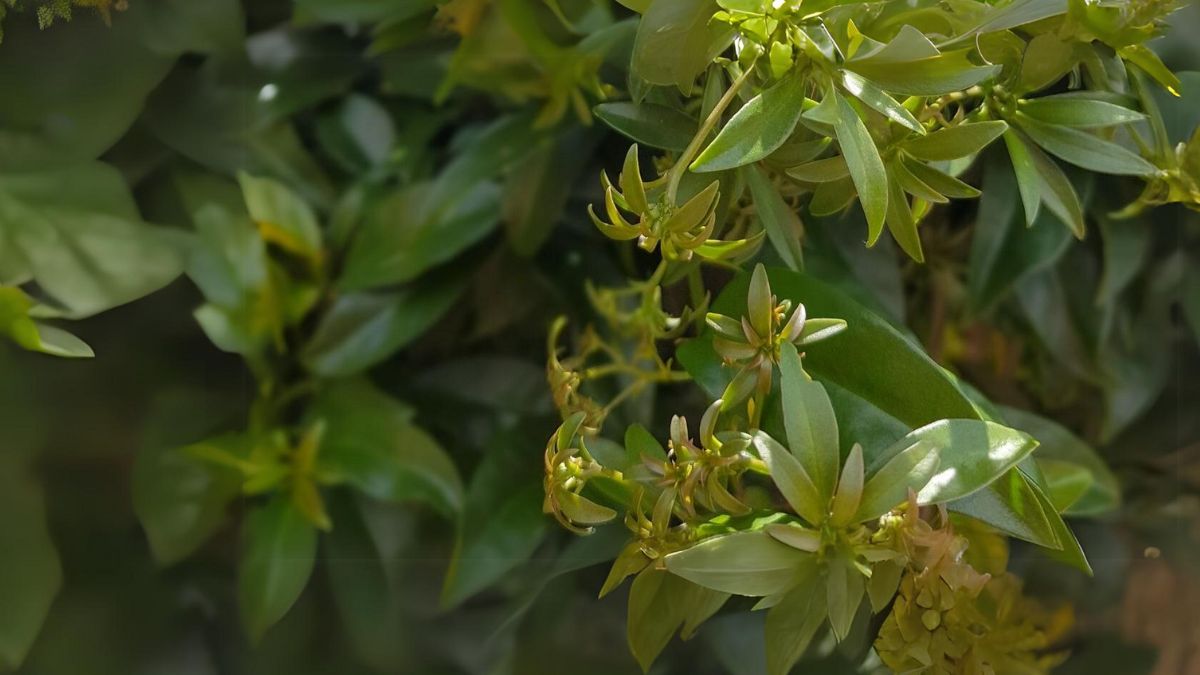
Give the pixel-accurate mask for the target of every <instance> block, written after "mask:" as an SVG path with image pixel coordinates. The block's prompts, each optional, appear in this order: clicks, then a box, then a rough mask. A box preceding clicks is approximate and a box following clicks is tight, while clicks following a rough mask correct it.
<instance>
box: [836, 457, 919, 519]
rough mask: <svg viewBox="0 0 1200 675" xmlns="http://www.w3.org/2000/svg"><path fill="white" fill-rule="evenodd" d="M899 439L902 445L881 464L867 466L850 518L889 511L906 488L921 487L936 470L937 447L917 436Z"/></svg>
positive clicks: (906, 492)
mask: <svg viewBox="0 0 1200 675" xmlns="http://www.w3.org/2000/svg"><path fill="white" fill-rule="evenodd" d="M901 443H902V444H905V446H906V447H904V449H903V450H901V451H900V452H898V453H895V454H894V455H891V457H890V458H889V459H887V461H886V463H884V464H882V465H881V466H878V467H871V468H869V469H868V478H867V482H866V484H865V485H863V493H862V500H861V501H860V502H859V506H858V510H857V511H856V512H855V513H854V516H853V518H852V519H851V520H852V521H853V522H863V521H866V520H873V519H875V518H878V517H879V516H882V515H883V514H885V513H887V512H888V511H891V510H892V509H894V508H896V507H897V506H899V505H900V504H902V503H904V501H905V500H906V499H907V498H908V493H909V491H910V490H912V491H914V492H915V491H919V490H921V489H922V488H924V487H925V485H926V484H927V483H928V482H929V480H930V479H931V478H932V477H933V476H934V475H935V474H936V473H937V471H938V468H939V466H940V462H939V456H938V455H939V453H940V451H941V449H940V448H938V447H936V446H934V445H933V444H932V443H929V442H926V441H923V440H919V439H917V440H909V439H902V440H901ZM888 454H890V453H888ZM876 461H877V462H878V460H876Z"/></svg>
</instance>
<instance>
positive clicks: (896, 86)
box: [846, 50, 1000, 96]
mask: <svg viewBox="0 0 1200 675" xmlns="http://www.w3.org/2000/svg"><path fill="white" fill-rule="evenodd" d="M969 51H971V50H961V51H957V52H947V53H944V54H939V55H937V56H928V57H924V58H918V59H913V60H905V61H893V60H890V59H888V58H882V57H880V56H871V57H869V58H864V59H852V60H850V61H847V62H846V68H848V69H850V70H853V71H854V72H856V73H858V74H859V75H862V76H863V77H865V78H867V79H868V80H870V81H871V82H874V83H875V84H877V85H879V86H880V87H881V88H882V89H883V90H884V91H887V92H890V93H893V94H903V95H906V96H941V95H943V94H949V93H951V92H955V91H962V90H963V89H968V88H970V87H972V86H974V85H976V84H979V83H980V82H982V81H984V80H986V79H988V78H989V77H992V76H993V75H995V74H997V73H999V72H1000V67H999V66H977V65H975V64H973V63H971V61H970V60H969V58H968V52H969Z"/></svg>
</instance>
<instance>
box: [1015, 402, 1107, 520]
mask: <svg viewBox="0 0 1200 675" xmlns="http://www.w3.org/2000/svg"><path fill="white" fill-rule="evenodd" d="M1000 412H1001V413H1002V414H1003V415H1004V420H1005V421H1006V422H1008V423H1009V424H1012V425H1013V426H1014V427H1015V428H1017V429H1021V430H1022V431H1025V432H1026V433H1028V434H1030V435H1031V436H1033V437H1034V438H1036V439H1037V440H1038V442H1039V443H1041V445H1040V446H1039V448H1038V451H1037V455H1036V457H1037V459H1038V460H1039V461H1040V460H1043V459H1050V460H1054V461H1058V462H1063V463H1066V464H1069V465H1072V466H1078V467H1081V468H1083V469H1085V470H1086V471H1087V472H1088V473H1089V474H1090V476H1091V478H1092V482H1091V483H1090V484H1089V486H1088V489H1087V490H1086V491H1085V492H1084V493H1083V494H1082V495H1081V496H1080V497H1079V499H1078V500H1076V501H1075V502H1074V503H1072V504H1071V506H1070V507H1069V508H1067V509H1066V510H1065V511H1064V513H1066V514H1067V515H1071V516H1097V515H1101V514H1104V513H1109V512H1112V511H1114V510H1116V509H1117V508H1118V507H1119V506H1120V505H1121V486H1120V484H1119V483H1118V482H1117V477H1116V476H1114V475H1113V473H1112V471H1111V470H1109V468H1108V464H1106V463H1105V461H1104V459H1103V458H1101V457H1100V455H1099V454H1097V453H1096V450H1095V449H1094V448H1092V447H1091V446H1090V445H1088V444H1087V443H1085V442H1084V441H1083V439H1081V438H1079V437H1078V436H1076V435H1075V434H1073V433H1071V431H1070V430H1068V429H1067V428H1066V427H1063V426H1062V425H1060V424H1058V423H1057V422H1054V421H1053V420H1050V419H1047V418H1045V417H1042V416H1040V415H1036V414H1034V413H1031V412H1029V411H1026V410H1019V409H1017V408H1009V407H1001V409H1000Z"/></svg>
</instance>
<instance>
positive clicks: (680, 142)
mask: <svg viewBox="0 0 1200 675" xmlns="http://www.w3.org/2000/svg"><path fill="white" fill-rule="evenodd" d="M592 111H593V112H594V113H596V117H598V118H600V121H602V122H604V123H605V124H607V125H608V126H610V127H612V128H613V129H615V130H616V131H617V132H618V133H620V134H622V135H624V136H625V137H626V138H629V139H631V140H633V141H634V142H636V143H638V144H640V145H648V146H650V147H652V148H660V149H662V150H673V151H675V152H679V151H681V150H683V149H684V148H686V147H687V145H688V143H690V142H691V140H692V137H693V136H695V135H696V131H697V130H698V128H699V126H700V125H699V124H698V123H697V122H696V120H694V119H692V118H691V117H689V116H688V115H686V114H685V113H682V112H680V111H678V110H676V109H675V108H668V107H667V106H665V105H659V104H657V103H650V102H646V101H644V102H642V103H634V102H633V101H618V102H614V103H601V104H599V105H597V106H596V107H595V108H593V109H592Z"/></svg>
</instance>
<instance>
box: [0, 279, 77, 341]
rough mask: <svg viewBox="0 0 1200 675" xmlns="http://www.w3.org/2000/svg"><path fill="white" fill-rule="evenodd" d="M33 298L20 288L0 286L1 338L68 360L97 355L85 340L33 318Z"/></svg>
mask: <svg viewBox="0 0 1200 675" xmlns="http://www.w3.org/2000/svg"><path fill="white" fill-rule="evenodd" d="M33 309H34V303H33V299H32V298H30V297H29V296H28V295H26V294H25V292H24V291H22V290H21V289H19V288H15V287H11V286H0V335H8V336H9V337H10V338H12V340H13V342H15V343H17V345H19V346H21V347H23V348H25V349H29V350H31V351H35V352H42V353H43V354H50V355H51V356H61V357H66V358H89V357H92V356H95V353H94V352H92V348H91V347H89V346H88V345H87V343H85V342H84V341H83V340H80V339H79V338H77V337H75V336H74V335H71V334H70V333H68V332H66V331H65V330H62V329H60V328H55V327H54V326H50V325H47V324H44V323H39V322H37V321H34V320H33V319H31V318H29V314H30V311H31V310H33Z"/></svg>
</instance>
